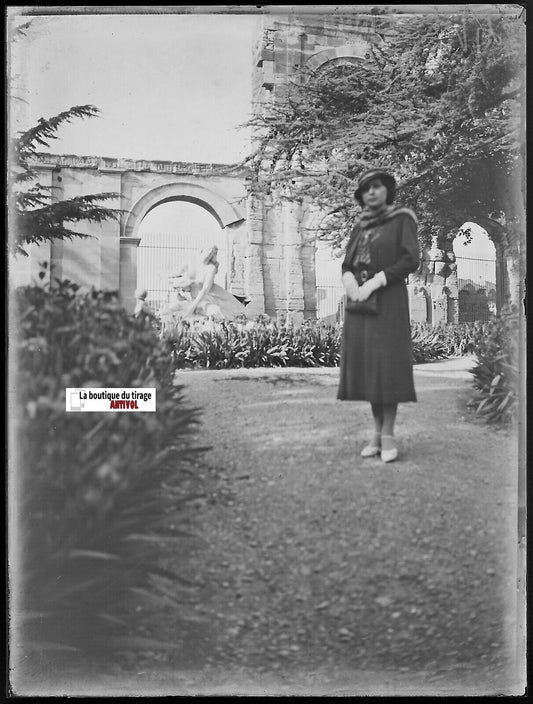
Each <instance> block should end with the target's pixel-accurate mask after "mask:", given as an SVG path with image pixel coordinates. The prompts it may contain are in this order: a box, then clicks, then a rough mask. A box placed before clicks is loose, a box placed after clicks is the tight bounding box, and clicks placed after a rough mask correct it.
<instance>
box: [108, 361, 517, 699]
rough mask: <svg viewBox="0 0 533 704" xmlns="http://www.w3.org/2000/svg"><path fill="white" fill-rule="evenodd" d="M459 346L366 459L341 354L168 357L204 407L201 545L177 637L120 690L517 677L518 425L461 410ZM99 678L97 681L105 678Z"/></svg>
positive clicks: (425, 371) (283, 690) (458, 685)
mask: <svg viewBox="0 0 533 704" xmlns="http://www.w3.org/2000/svg"><path fill="white" fill-rule="evenodd" d="M468 365H469V360H452V361H447V362H440V363H434V364H427V365H420V366H417V367H416V371H415V383H416V388H417V392H418V398H419V402H418V403H417V404H405V405H403V406H401V407H400V411H399V415H398V424H397V437H398V440H399V448H400V457H399V459H398V461H396V462H394V463H391V464H389V465H385V464H383V463H382V462H381V461H380V460H379V459H374V458H373V459H366V460H362V459H361V458H360V457H359V456H358V453H359V450H360V448H361V447H362V445H363V444H364V442H365V441H366V439H367V438H368V430H369V428H370V425H369V416H368V408H367V404H360V403H341V402H339V401H337V400H336V386H337V379H338V370H337V369H316V370H315V369H310V370H303V369H290V370H262V369H260V370H252V369H244V370H237V371H235V370H233V371H213V372H210V371H195V372H180V373H178V375H177V381H178V383H180V384H183V385H184V386H185V389H186V393H187V397H188V399H189V400H190V402H191V404H193V405H197V406H200V407H203V409H204V413H203V420H202V427H201V430H200V432H199V434H198V441H199V442H200V443H202V444H207V445H209V446H211V449H210V450H209V451H208V452H206V453H205V456H204V457H203V460H202V464H201V465H199V466H198V471H200V472H204V473H205V475H206V478H207V479H208V487H209V490H208V496H207V499H206V500H205V502H204V503H203V504H202V505H201V506H199V507H198V514H199V519H200V521H201V522H200V526H201V532H202V536H203V537H204V539H205V541H206V542H205V544H204V545H202V546H200V547H199V549H198V550H197V551H196V553H195V554H194V556H193V558H192V559H191V560H190V562H189V565H188V575H189V576H190V577H192V578H193V579H194V580H195V581H196V583H197V585H198V589H199V602H200V603H197V605H196V608H195V613H196V614H198V615H200V616H201V617H204V618H205V622H204V624H203V625H198V624H194V625H192V626H190V627H189V628H188V629H187V628H183V627H182V626H180V625H178V624H176V623H175V621H174V620H173V617H172V614H171V613H169V614H165V615H162V618H161V621H160V623H159V625H158V630H159V631H160V632H162V631H166V632H167V635H168V634H171V635H173V638H174V641H175V643H176V647H177V648H178V650H177V651H176V652H175V653H174V654H170V655H169V656H168V659H167V661H166V662H165V663H163V662H162V663H160V664H157V665H156V664H154V663H153V662H152V663H150V662H147V663H145V665H144V666H141V667H137V672H135V673H132V675H131V678H129V679H128V684H127V685H126V687H125V685H124V683H123V682H122V684H121V685H120V686H119V689H118V690H117V692H118V691H120V693H127V691H128V690H129V688H131V691H132V692H136V693H141V692H142V693H146V692H155V693H159V694H164V693H167V694H168V693H172V694H285V695H287V694H308V695H309V694H333V695H347V694H350V695H361V694H437V693H438V694H453V693H458V694H488V693H491V694H493V693H510V692H513V691H516V687H517V684H516V683H517V681H518V679H517V675H516V671H515V669H514V667H513V663H516V655H515V645H516V638H515V635H514V627H513V620H514V614H515V608H516V605H515V600H514V595H515V588H514V584H515V564H514V558H515V546H516V529H515V526H516V504H517V502H516V491H517V488H516V467H517V453H516V444H517V443H516V437H515V435H514V434H513V433H511V432H509V431H495V430H493V429H489V428H487V427H485V426H483V425H481V424H479V423H476V422H473V420H472V419H471V418H470V416H469V414H468V412H467V411H466V400H467V399H468V396H469V393H470V375H469V373H468V371H467V368H468ZM112 690H113V687H112V686H111V685H110V689H109V693H112Z"/></svg>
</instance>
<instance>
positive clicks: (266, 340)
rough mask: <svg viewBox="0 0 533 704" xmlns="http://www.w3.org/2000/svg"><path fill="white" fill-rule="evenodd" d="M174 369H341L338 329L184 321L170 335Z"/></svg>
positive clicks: (264, 322)
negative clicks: (339, 365)
mask: <svg viewBox="0 0 533 704" xmlns="http://www.w3.org/2000/svg"><path fill="white" fill-rule="evenodd" d="M168 340H169V341H170V344H171V345H172V347H173V359H174V363H175V365H176V368H178V369H187V368H195V367H203V368H210V369H235V368H239V367H321V366H325V367H332V366H337V365H338V363H339V356H340V353H339V349H340V328H339V327H338V326H335V327H331V326H328V325H325V324H323V323H320V322H315V321H309V322H304V323H303V324H302V325H299V326H297V325H293V324H284V323H277V322H274V321H271V320H269V319H267V318H265V317H261V316H259V317H258V319H257V320H256V321H255V322H251V321H248V322H247V323H245V322H244V321H242V322H229V321H224V322H214V321H205V322H199V323H195V322H191V323H190V322H188V321H182V322H181V323H180V324H179V325H178V327H177V328H176V329H175V330H174V331H173V332H172V333H170V334H169V335H168Z"/></svg>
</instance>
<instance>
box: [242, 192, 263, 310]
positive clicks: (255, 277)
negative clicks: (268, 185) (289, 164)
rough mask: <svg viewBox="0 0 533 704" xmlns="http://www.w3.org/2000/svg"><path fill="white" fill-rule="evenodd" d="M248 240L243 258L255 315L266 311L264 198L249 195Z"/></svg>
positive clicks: (251, 306) (245, 280)
mask: <svg viewBox="0 0 533 704" xmlns="http://www.w3.org/2000/svg"><path fill="white" fill-rule="evenodd" d="M246 212H247V216H246V222H247V232H246V234H247V241H246V244H245V245H244V252H243V258H242V265H243V274H244V288H245V292H246V294H247V295H248V296H250V299H251V301H250V303H249V304H248V306H247V309H248V313H249V314H250V315H251V316H252V317H253V316H256V315H259V314H261V313H264V312H265V303H266V301H265V280H264V267H263V256H264V252H263V226H264V217H263V214H264V204H263V199H262V198H259V197H257V196H252V195H250V196H248V199H247V201H246Z"/></svg>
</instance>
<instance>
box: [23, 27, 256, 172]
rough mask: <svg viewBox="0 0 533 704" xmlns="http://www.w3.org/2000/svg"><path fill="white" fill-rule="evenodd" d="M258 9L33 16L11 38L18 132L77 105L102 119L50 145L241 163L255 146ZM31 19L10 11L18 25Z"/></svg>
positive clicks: (79, 124) (72, 150)
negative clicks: (247, 125)
mask: <svg viewBox="0 0 533 704" xmlns="http://www.w3.org/2000/svg"><path fill="white" fill-rule="evenodd" d="M258 19H259V18H258V16H257V15H234V14H222V15H213V14H192V15H191V14H189V15H184V14H142V15H137V14H135V15H132V14H119V15H81V14H77V15H59V16H57V15H53V16H39V17H34V18H33V19H32V21H31V27H30V30H29V32H28V35H27V37H26V38H24V39H22V40H19V41H17V42H11V43H10V45H11V49H12V65H11V77H12V82H13V86H14V87H13V93H14V94H15V95H16V94H18V95H21V96H22V97H23V98H24V101H25V102H24V103H22V102H21V101H18V100H16V101H12V104H14V107H15V109H14V112H13V113H12V118H11V119H12V125H11V127H12V128H15V129H25V128H27V127H29V126H31V125H33V124H35V122H36V121H37V120H38V119H39V118H40V117H49V116H52V115H55V114H57V113H59V112H61V111H63V110H65V109H68V108H69V107H71V106H73V105H82V104H92V105H95V106H96V107H98V108H99V109H100V110H101V116H100V117H98V118H92V119H90V120H87V121H82V120H76V121H75V122H74V123H72V124H71V125H67V126H65V127H62V128H61V130H60V133H59V134H60V139H58V140H54V141H53V143H52V145H51V148H50V151H52V152H56V153H62V154H80V155H82V154H85V155H97V156H109V157H126V158H133V159H156V160H157V159H161V160H171V161H199V162H214V163H235V162H237V161H239V160H240V159H241V158H243V157H244V156H245V155H246V154H247V153H248V151H249V132H248V130H247V129H238V126H239V125H240V124H242V123H243V122H245V121H246V120H247V119H248V117H249V115H250V105H251V72H252V62H251V52H252V45H253V41H254V36H255V35H254V32H255V29H256V26H257V23H258ZM26 20H27V17H23V18H20V19H19V18H18V17H16V16H15V17H13V21H14V22H15V24H20V23H22V22H24V21H26Z"/></svg>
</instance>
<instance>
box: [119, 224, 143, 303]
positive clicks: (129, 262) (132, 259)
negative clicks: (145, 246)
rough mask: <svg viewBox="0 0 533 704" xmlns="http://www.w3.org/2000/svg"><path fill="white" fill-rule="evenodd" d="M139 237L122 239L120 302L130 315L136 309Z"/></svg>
mask: <svg viewBox="0 0 533 704" xmlns="http://www.w3.org/2000/svg"><path fill="white" fill-rule="evenodd" d="M140 241H141V240H140V238H139V237H121V238H120V277H119V296H120V301H121V303H122V305H123V306H124V308H125V309H126V311H127V312H128V313H133V310H134V308H135V289H136V288H137V247H138V246H139V242H140Z"/></svg>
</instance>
